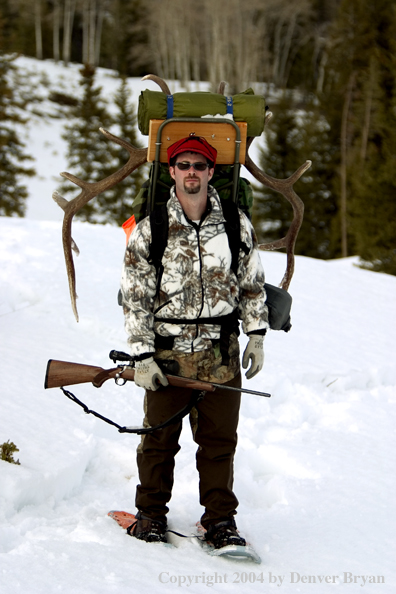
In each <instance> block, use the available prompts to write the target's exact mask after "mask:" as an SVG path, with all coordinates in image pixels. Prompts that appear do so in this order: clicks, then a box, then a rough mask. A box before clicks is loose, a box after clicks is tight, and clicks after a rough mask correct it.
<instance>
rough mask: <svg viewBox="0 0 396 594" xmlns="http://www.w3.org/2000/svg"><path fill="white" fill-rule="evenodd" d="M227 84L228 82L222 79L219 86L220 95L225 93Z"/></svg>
mask: <svg viewBox="0 0 396 594" xmlns="http://www.w3.org/2000/svg"><path fill="white" fill-rule="evenodd" d="M226 84H227V83H226V82H225V81H224V80H222V81H221V83H220V84H219V87H218V89H217V93H218V95H224V91H225V87H226Z"/></svg>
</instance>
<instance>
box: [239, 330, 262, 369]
mask: <svg viewBox="0 0 396 594" xmlns="http://www.w3.org/2000/svg"><path fill="white" fill-rule="evenodd" d="M263 343H264V336H260V335H258V334H256V335H252V336H250V338H249V342H248V344H247V347H246V349H245V352H244V353H243V359H242V367H243V368H244V369H246V368H247V366H248V365H249V360H251V365H250V368H249V369H248V371H247V372H246V378H247V379H251V378H252V377H254V376H255V375H256V373H258V372H259V371H261V369H262V367H263V365H264V348H263Z"/></svg>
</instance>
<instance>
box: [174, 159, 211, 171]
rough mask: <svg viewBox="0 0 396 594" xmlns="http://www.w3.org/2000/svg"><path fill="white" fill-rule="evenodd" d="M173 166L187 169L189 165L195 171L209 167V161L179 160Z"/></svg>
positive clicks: (182, 169)
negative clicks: (191, 161) (192, 161)
mask: <svg viewBox="0 0 396 594" xmlns="http://www.w3.org/2000/svg"><path fill="white" fill-rule="evenodd" d="M175 166H176V167H178V168H179V169H180V170H181V171H188V170H189V169H190V167H193V168H194V169H195V171H205V169H207V167H209V163H202V162H199V163H190V162H189V161H179V163H175Z"/></svg>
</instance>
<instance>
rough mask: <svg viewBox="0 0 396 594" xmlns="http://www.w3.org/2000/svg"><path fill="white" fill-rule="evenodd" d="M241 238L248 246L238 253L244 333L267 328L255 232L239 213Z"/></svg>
mask: <svg viewBox="0 0 396 594" xmlns="http://www.w3.org/2000/svg"><path fill="white" fill-rule="evenodd" d="M240 219H241V239H242V241H243V242H244V243H245V244H246V245H247V247H248V248H249V253H248V254H245V252H243V251H242V250H241V251H240V254H239V265H238V282H239V290H240V294H239V317H240V319H241V320H242V330H243V332H244V333H245V334H248V333H249V332H255V331H257V330H266V329H268V328H269V323H268V308H267V305H266V303H265V301H266V298H267V295H266V292H265V289H264V282H265V275H264V269H263V266H262V264H261V259H260V253H259V250H258V248H257V239H256V234H255V231H254V229H253V226H252V225H251V223H250V221H249V219H248V218H247V217H246V216H245V215H244V214H243V213H240Z"/></svg>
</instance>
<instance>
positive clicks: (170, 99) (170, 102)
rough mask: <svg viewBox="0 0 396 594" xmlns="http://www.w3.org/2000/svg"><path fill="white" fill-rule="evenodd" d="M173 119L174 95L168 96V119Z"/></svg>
mask: <svg viewBox="0 0 396 594" xmlns="http://www.w3.org/2000/svg"><path fill="white" fill-rule="evenodd" d="M170 118H173V95H167V96H166V119H167V120H170Z"/></svg>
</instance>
